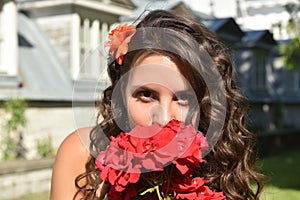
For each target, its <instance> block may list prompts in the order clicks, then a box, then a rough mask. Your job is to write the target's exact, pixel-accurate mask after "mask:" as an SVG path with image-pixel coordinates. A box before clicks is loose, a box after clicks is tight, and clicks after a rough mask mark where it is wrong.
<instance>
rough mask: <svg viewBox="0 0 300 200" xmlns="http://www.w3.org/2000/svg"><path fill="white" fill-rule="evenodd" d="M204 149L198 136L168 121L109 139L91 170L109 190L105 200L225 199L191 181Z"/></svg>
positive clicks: (199, 181) (203, 141)
mask: <svg viewBox="0 0 300 200" xmlns="http://www.w3.org/2000/svg"><path fill="white" fill-rule="evenodd" d="M207 149H208V144H207V142H206V138H205V137H204V135H203V134H202V133H197V132H196V131H195V130H194V128H193V127H192V126H191V125H188V126H186V125H184V123H182V122H179V121H177V120H172V121H170V122H169V123H168V124H167V125H165V126H163V127H162V126H159V125H157V124H155V125H152V126H145V127H143V126H137V127H135V128H134V129H133V130H132V131H131V132H129V133H123V132H122V133H120V134H119V135H118V136H117V137H111V143H110V145H109V146H108V147H107V148H106V150H105V151H103V152H100V154H99V156H98V157H97V159H96V165H97V167H98V169H99V170H100V171H101V179H102V180H104V181H105V182H106V183H109V184H110V185H111V187H110V189H109V192H108V199H124V200H129V199H151V200H155V199H159V200H162V199H166V200H167V199H168V200H171V199H199V200H200V199H201V200H209V199H213V200H221V199H225V196H224V195H223V193H222V192H214V191H212V190H210V189H209V187H208V186H207V185H206V184H207V183H206V182H205V180H204V179H203V178H201V177H197V176H195V170H196V169H197V168H200V165H201V163H202V162H204V160H203V158H202V151H204V150H207Z"/></svg>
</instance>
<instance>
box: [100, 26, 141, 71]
mask: <svg viewBox="0 0 300 200" xmlns="http://www.w3.org/2000/svg"><path fill="white" fill-rule="evenodd" d="M135 33H136V29H135V28H134V27H131V26H127V24H124V25H120V26H118V27H116V28H115V29H114V30H112V31H111V32H110V33H109V35H108V39H109V40H110V41H108V42H107V43H105V46H106V47H110V48H109V53H110V55H111V56H112V57H113V58H115V59H116V60H117V62H118V63H119V64H120V65H122V64H123V59H124V55H125V54H126V53H127V52H128V43H129V42H130V40H131V37H132V36H133V35H134V34H135Z"/></svg>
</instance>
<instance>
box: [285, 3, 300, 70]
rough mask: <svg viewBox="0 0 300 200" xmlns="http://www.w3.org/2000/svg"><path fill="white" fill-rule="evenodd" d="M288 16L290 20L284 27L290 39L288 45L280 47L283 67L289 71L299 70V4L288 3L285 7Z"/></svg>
mask: <svg viewBox="0 0 300 200" xmlns="http://www.w3.org/2000/svg"><path fill="white" fill-rule="evenodd" d="M285 8H286V10H287V12H288V13H289V14H290V20H289V22H288V24H287V26H286V30H287V33H288V35H289V38H290V42H289V43H288V44H283V45H281V47H280V52H281V54H282V57H283V62H284V64H285V67H286V68H287V69H289V70H299V68H300V67H299V66H300V24H299V19H298V13H299V11H300V6H299V4H295V3H290V4H287V5H286V6H285Z"/></svg>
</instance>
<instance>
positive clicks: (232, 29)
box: [202, 17, 244, 43]
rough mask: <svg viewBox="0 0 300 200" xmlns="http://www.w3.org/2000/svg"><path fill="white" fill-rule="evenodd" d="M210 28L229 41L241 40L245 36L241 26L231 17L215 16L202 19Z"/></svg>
mask: <svg viewBox="0 0 300 200" xmlns="http://www.w3.org/2000/svg"><path fill="white" fill-rule="evenodd" d="M202 22H203V24H204V25H206V26H207V27H208V28H209V29H210V30H212V31H214V32H215V33H216V34H217V35H218V37H219V38H220V39H222V40H225V41H227V42H233V43H234V42H239V41H241V39H242V37H243V36H244V32H243V31H242V30H241V28H240V26H239V25H238V24H237V23H236V22H235V20H234V19H233V18H231V17H229V18H213V19H206V20H202Z"/></svg>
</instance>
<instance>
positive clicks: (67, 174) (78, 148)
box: [51, 128, 91, 200]
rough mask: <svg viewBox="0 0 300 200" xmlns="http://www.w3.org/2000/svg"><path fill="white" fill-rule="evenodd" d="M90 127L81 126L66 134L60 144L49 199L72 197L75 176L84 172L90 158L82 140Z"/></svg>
mask: <svg viewBox="0 0 300 200" xmlns="http://www.w3.org/2000/svg"><path fill="white" fill-rule="evenodd" d="M90 131H91V128H81V129H78V130H75V131H74V132H72V133H71V134H70V135H68V136H67V137H66V138H65V139H64V141H63V142H62V144H61V145H60V147H59V149H58V152H57V156H56V159H55V164H54V167H53V173H52V183H51V199H55V200H56V199H72V198H73V197H74V194H75V193H76V187H75V178H76V177H77V176H78V175H79V174H81V173H83V172H85V164H86V162H87V161H88V160H89V158H90V154H89V152H88V149H87V146H86V145H85V142H84V141H83V140H84V138H88V135H89V133H90Z"/></svg>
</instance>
